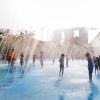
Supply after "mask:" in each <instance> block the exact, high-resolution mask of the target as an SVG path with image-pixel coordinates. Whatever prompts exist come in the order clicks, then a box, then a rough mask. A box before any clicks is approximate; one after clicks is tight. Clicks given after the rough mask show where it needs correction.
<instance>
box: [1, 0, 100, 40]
mask: <svg viewBox="0 0 100 100" xmlns="http://www.w3.org/2000/svg"><path fill="white" fill-rule="evenodd" d="M99 9H100V5H99V0H0V28H10V29H12V30H13V31H14V32H15V31H17V30H19V29H27V30H31V31H32V30H35V33H36V36H35V37H36V38H38V39H40V34H41V33H40V27H41V26H43V27H44V28H45V29H48V30H49V31H48V32H50V33H49V35H50V34H51V32H52V31H53V30H55V29H59V28H70V27H93V28H97V29H98V30H97V31H99V30H100V21H99V20H100V14H99ZM46 33H47V32H46V30H45V31H44V35H43V38H44V40H46V38H47V37H46ZM96 34H97V33H96V32H94V33H93V32H91V33H89V41H91V40H92V39H93V37H94V36H95V35H96Z"/></svg>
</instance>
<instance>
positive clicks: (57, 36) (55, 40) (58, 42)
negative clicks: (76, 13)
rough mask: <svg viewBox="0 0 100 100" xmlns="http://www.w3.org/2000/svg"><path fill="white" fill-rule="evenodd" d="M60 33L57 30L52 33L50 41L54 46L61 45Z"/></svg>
mask: <svg viewBox="0 0 100 100" xmlns="http://www.w3.org/2000/svg"><path fill="white" fill-rule="evenodd" d="M61 39H62V33H61V31H59V30H56V31H54V32H53V37H52V41H53V43H54V44H55V45H61Z"/></svg>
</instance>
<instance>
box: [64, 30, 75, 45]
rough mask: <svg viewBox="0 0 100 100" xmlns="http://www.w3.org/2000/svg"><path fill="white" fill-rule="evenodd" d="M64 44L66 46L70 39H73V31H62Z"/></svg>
mask: <svg viewBox="0 0 100 100" xmlns="http://www.w3.org/2000/svg"><path fill="white" fill-rule="evenodd" d="M64 34H65V35H64V44H65V45H66V44H68V43H69V42H70V40H71V39H72V38H74V30H73V29H67V30H65V31H64Z"/></svg>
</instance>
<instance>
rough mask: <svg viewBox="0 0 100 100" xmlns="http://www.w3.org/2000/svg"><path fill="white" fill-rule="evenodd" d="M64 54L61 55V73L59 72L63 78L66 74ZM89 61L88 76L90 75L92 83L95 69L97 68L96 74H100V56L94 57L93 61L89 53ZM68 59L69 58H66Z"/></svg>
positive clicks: (87, 54)
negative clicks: (97, 72)
mask: <svg viewBox="0 0 100 100" xmlns="http://www.w3.org/2000/svg"><path fill="white" fill-rule="evenodd" d="M64 57H65V55H64V54H61V56H60V59H59V62H60V71H59V76H62V77H63V73H64ZM85 57H86V59H87V61H88V74H89V82H92V73H93V67H94V66H95V73H96V70H97V71H98V70H99V72H100V56H99V57H96V58H95V57H94V58H93V59H92V58H91V56H90V54H89V53H86V55H85ZM66 58H68V57H67V56H66ZM67 64H68V60H67V61H66V65H67Z"/></svg>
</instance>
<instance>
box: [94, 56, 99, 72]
mask: <svg viewBox="0 0 100 100" xmlns="http://www.w3.org/2000/svg"><path fill="white" fill-rule="evenodd" d="M93 63H94V66H95V74H96V73H100V55H99V57H95V56H94V57H93Z"/></svg>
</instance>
